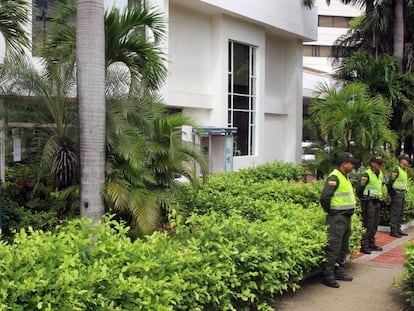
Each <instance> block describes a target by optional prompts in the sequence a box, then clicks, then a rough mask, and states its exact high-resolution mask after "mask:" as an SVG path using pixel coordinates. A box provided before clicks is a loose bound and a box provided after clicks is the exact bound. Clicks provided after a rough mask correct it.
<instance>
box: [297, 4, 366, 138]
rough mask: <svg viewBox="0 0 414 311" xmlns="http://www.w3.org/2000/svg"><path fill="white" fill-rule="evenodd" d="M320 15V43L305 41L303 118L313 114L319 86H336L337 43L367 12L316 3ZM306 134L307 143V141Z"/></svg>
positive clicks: (348, 6)
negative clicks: (334, 57) (333, 56)
mask: <svg viewBox="0 0 414 311" xmlns="http://www.w3.org/2000/svg"><path fill="white" fill-rule="evenodd" d="M315 6H316V9H317V12H318V36H317V41H311V42H305V43H304V47H303V116H304V117H306V116H308V115H309V105H310V103H311V99H312V93H313V92H314V91H315V90H316V89H317V86H318V84H320V83H327V84H329V85H331V84H334V83H335V81H334V80H333V79H332V77H331V74H332V73H333V72H334V70H335V67H334V66H333V64H332V59H330V57H329V55H330V49H331V47H332V45H333V43H334V42H335V41H336V40H337V39H338V38H339V37H340V36H341V35H343V34H346V32H347V31H348V28H349V22H350V21H351V20H352V19H353V18H354V17H356V16H360V15H361V14H363V13H364V12H363V11H362V10H360V9H359V8H358V7H355V6H352V5H350V4H348V5H345V4H343V3H342V2H341V1H339V0H331V1H330V5H328V4H327V3H326V0H315ZM306 139H307V137H306V134H304V140H306Z"/></svg>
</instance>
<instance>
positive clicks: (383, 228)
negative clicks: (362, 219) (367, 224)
mask: <svg viewBox="0 0 414 311" xmlns="http://www.w3.org/2000/svg"><path fill="white" fill-rule="evenodd" d="M411 227H414V219H413V220H411V221H409V222H406V223H404V224H402V225H401V230H405V229H408V228H411ZM377 231H380V232H390V231H391V228H390V226H378V229H377Z"/></svg>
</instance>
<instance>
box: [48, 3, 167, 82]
mask: <svg viewBox="0 0 414 311" xmlns="http://www.w3.org/2000/svg"><path fill="white" fill-rule="evenodd" d="M52 16H53V20H52V23H53V25H54V26H53V27H52V29H51V30H52V31H51V33H50V35H48V36H47V37H46V44H45V49H44V51H43V53H42V54H43V55H45V56H46V57H50V58H52V59H66V60H73V59H74V48H75V46H76V42H75V41H76V25H75V23H74V17H75V16H76V1H75V0H68V1H66V2H64V3H62V4H61V5H58V6H56V11H55V12H54V14H52ZM104 24H105V66H106V68H109V67H110V66H111V65H113V64H123V65H125V66H126V67H127V68H128V70H129V72H130V77H129V80H130V81H131V84H132V85H136V84H137V83H138V84H139V85H142V86H143V87H145V88H149V89H156V88H157V87H158V86H159V85H160V84H161V83H162V82H163V81H164V79H165V77H166V67H165V59H164V55H163V52H162V50H161V48H160V47H159V45H158V44H159V42H160V40H162V39H164V35H165V26H166V23H165V19H164V16H163V15H162V14H161V13H159V12H157V11H156V10H155V9H153V8H151V7H149V8H147V7H146V6H139V7H136V8H134V9H128V8H126V9H124V10H123V11H122V12H120V11H119V9H117V8H115V7H114V8H112V9H111V10H110V11H106V12H105V16H104ZM149 34H150V35H151V36H149Z"/></svg>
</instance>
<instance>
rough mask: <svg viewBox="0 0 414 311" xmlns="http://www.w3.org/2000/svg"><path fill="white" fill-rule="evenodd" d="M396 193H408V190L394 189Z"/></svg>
mask: <svg viewBox="0 0 414 311" xmlns="http://www.w3.org/2000/svg"><path fill="white" fill-rule="evenodd" d="M394 191H395V192H397V193H406V191H407V190H403V189H394Z"/></svg>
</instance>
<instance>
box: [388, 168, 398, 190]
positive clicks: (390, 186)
mask: <svg viewBox="0 0 414 311" xmlns="http://www.w3.org/2000/svg"><path fill="white" fill-rule="evenodd" d="M397 177H398V168H395V169H394V170H393V171H392V172H391V176H390V179H389V180H388V184H387V189H388V194H390V195H391V194H392V192H393V190H392V185H393V184H394V182H395V180H396V179H397Z"/></svg>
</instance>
